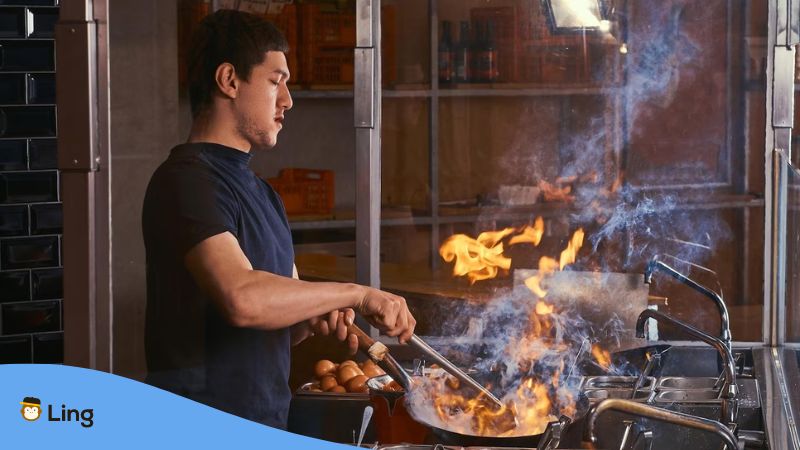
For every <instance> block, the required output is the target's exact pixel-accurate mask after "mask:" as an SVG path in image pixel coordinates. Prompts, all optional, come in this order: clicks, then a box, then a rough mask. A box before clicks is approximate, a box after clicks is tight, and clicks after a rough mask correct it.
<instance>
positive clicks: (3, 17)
mask: <svg viewBox="0 0 800 450" xmlns="http://www.w3.org/2000/svg"><path fill="white" fill-rule="evenodd" d="M0 37H4V38H21V37H25V8H3V9H0Z"/></svg>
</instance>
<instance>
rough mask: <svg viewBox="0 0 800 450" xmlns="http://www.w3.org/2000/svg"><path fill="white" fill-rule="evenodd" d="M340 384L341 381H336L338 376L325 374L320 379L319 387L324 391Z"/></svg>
mask: <svg viewBox="0 0 800 450" xmlns="http://www.w3.org/2000/svg"><path fill="white" fill-rule="evenodd" d="M338 385H339V383H337V382H336V378H335V377H334V376H333V375H325V376H324V377H322V379H321V380H319V388H320V389H322V390H323V391H329V390H331V388H332V387H334V386H338Z"/></svg>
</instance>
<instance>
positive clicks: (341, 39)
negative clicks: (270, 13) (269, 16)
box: [298, 3, 397, 87]
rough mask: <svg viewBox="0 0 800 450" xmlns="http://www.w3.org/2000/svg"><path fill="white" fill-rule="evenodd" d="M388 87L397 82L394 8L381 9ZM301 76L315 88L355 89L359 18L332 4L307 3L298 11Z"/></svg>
mask: <svg viewBox="0 0 800 450" xmlns="http://www.w3.org/2000/svg"><path fill="white" fill-rule="evenodd" d="M381 20H382V25H383V33H382V51H383V53H382V63H383V70H382V74H383V79H384V84H392V83H393V82H394V81H395V79H396V72H397V70H396V58H395V54H396V50H395V33H396V28H395V20H396V10H395V7H394V5H386V6H384V7H383V8H381ZM298 22H299V24H300V26H299V35H300V54H301V56H300V65H301V70H300V74H301V75H300V76H301V81H302V82H303V83H306V84H309V85H312V86H314V87H325V86H327V85H351V84H353V78H354V69H355V67H354V49H355V46H356V16H355V11H353V10H351V9H340V8H338V7H336V5H333V4H330V3H304V4H301V5H299V8H298Z"/></svg>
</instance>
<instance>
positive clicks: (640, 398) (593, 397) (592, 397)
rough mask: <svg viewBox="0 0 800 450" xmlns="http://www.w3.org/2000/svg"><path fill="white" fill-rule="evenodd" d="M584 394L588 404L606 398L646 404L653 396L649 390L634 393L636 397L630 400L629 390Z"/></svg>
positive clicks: (590, 391) (596, 391)
mask: <svg viewBox="0 0 800 450" xmlns="http://www.w3.org/2000/svg"><path fill="white" fill-rule="evenodd" d="M584 393H585V394H586V398H588V399H589V401H590V402H599V401H600V400H605V399H607V398H621V399H624V400H635V401H637V402H647V401H649V400H650V398H651V397H652V396H653V392H652V391H650V390H639V391H636V397H635V398H633V399H631V390H630V389H590V390H587V391H584Z"/></svg>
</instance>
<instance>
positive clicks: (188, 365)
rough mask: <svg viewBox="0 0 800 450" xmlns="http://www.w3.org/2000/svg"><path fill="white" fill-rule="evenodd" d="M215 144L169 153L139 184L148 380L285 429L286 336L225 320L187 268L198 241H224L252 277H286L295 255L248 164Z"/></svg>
mask: <svg viewBox="0 0 800 450" xmlns="http://www.w3.org/2000/svg"><path fill="white" fill-rule="evenodd" d="M250 157H251V155H250V154H249V153H245V152H242V151H239V150H236V149H233V148H230V147H226V146H223V145H218V144H205V143H203V144H184V145H179V146H177V147H175V148H174V149H172V152H171V153H170V155H169V158H167V160H166V161H165V162H164V163H162V164H161V166H160V167H159V168H158V169H157V170H156V171H155V173H154V174H153V177H152V178H151V180H150V184H149V185H148V187H147V193H146V195H145V200H144V209H143V212H142V230H143V234H144V241H145V248H146V255H147V314H146V323H145V351H146V357H147V368H148V374H147V380H146V381H147V382H148V383H150V384H152V385H154V386H157V387H160V388H162V389H166V390H168V391H171V392H174V393H176V394H178V395H182V396H185V397H189V398H191V399H194V400H197V401H199V402H202V403H205V404H208V405H210V406H213V407H215V408H218V409H221V410H223V411H227V412H229V413H232V414H235V415H237V416H241V417H244V418H247V419H250V420H254V421H256V422H260V423H263V424H266V425H269V426H273V427H277V428H285V427H286V417H287V413H288V410H289V402H290V400H291V392H290V390H289V385H288V380H289V358H290V336H289V329H288V328H285V329H281V330H274V331H265V330H257V329H251V328H239V327H235V326H232V325H230V324H229V323H227V322H226V321H225V320H224V319H223V318H222V316H221V315H220V313H219V311H218V309H217V307H216V306H215V304H214V302H213V301H212V300H211V299H210V298H209V297H208V296H207V295H206V294H205V293H204V292H203V291H202V290H201V289H200V288H199V286H198V285H197V284H196V283H195V282H194V280H193V278H192V276H191V274H190V273H189V271H188V270H187V269H186V267H185V264H184V257H185V256H186V253H187V252H188V251H189V250H190V249H191V248H192V247H194V246H195V245H197V244H198V243H200V242H201V241H203V240H205V239H207V238H209V237H211V236H214V235H217V234H220V233H224V232H226V231H228V232H230V233H231V234H233V236H235V237H236V239H237V240H238V241H239V246H240V247H241V248H242V250H243V251H244V254H245V255H246V256H247V258H248V259H249V260H250V263H251V264H252V265H253V269H255V270H263V271H267V272H272V273H275V274H278V275H283V276H287V277H290V276H292V266H293V262H294V251H293V249H292V236H291V232H290V230H289V223H288V221H287V220H286V213H285V211H284V209H283V204H282V203H281V200H280V198H279V197H278V195H277V194H276V193H275V191H274V190H273V189H272V188H271V187H270V186H269V185H268V184H267V183H266V182H265V181H264V180H262V179H260V178H259V177H257V176H256V175H255V174H254V173H253V171H252V170H250V168H249V166H248V164H249V162H250Z"/></svg>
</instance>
